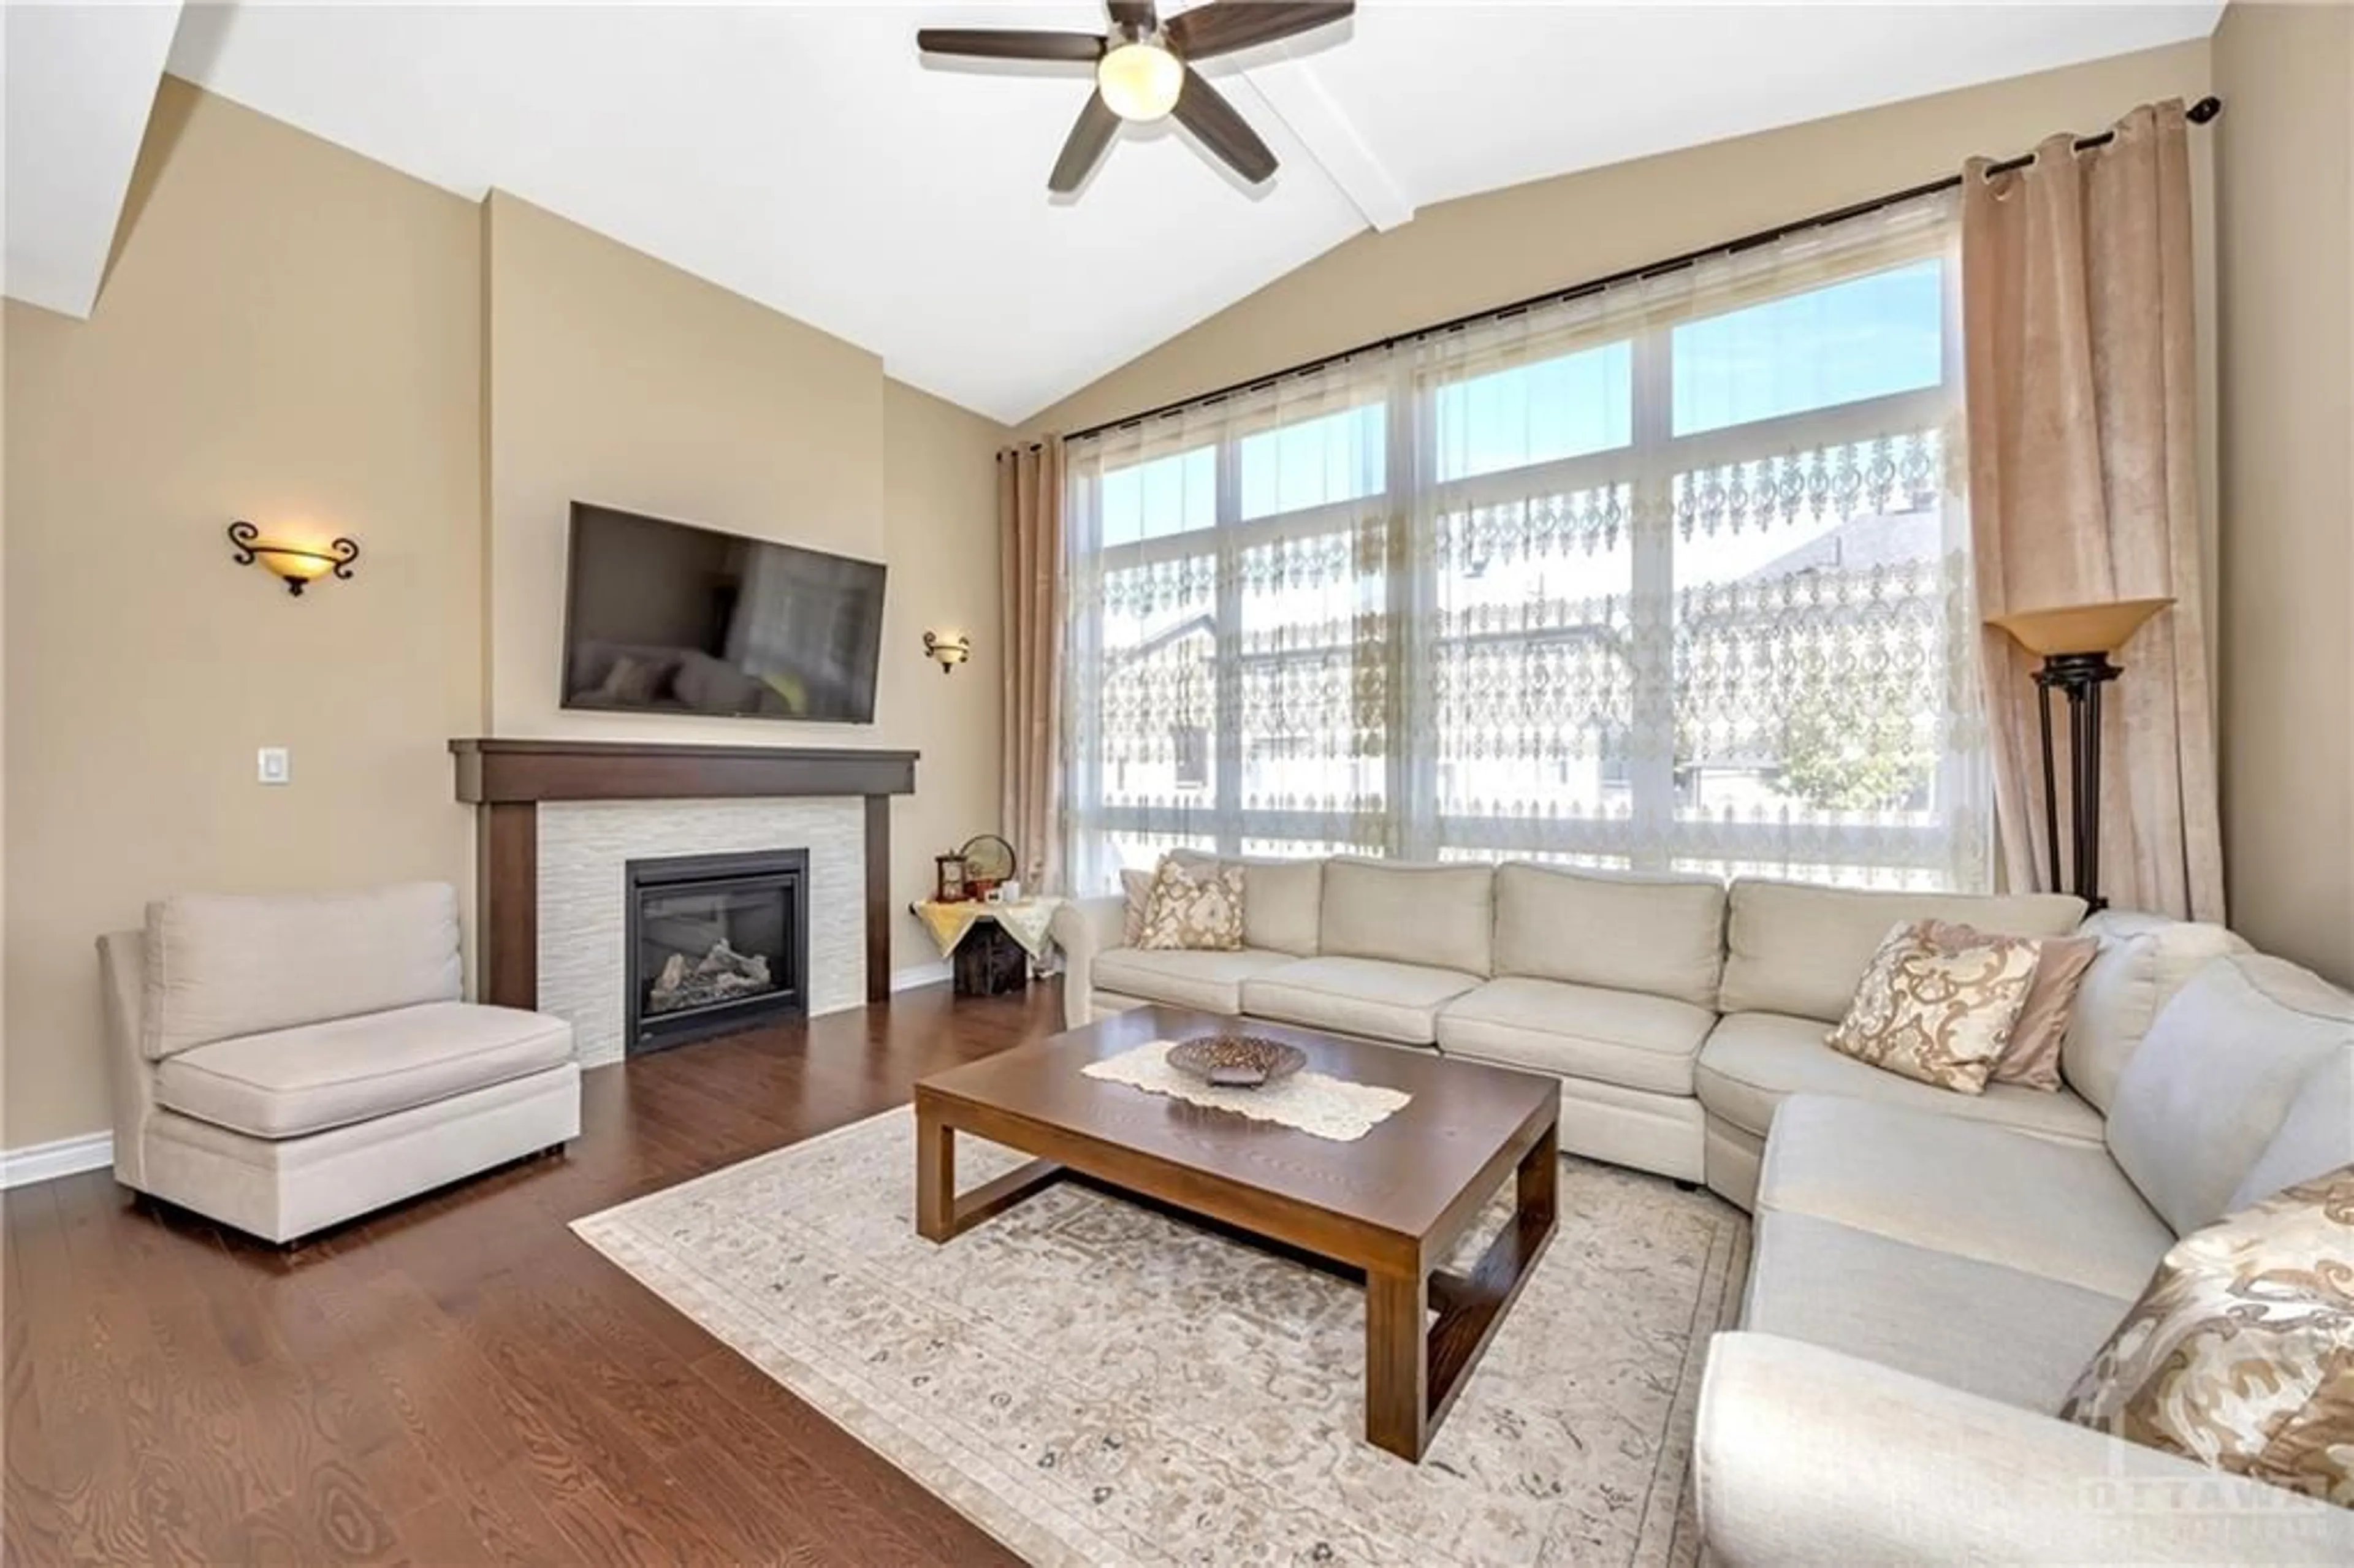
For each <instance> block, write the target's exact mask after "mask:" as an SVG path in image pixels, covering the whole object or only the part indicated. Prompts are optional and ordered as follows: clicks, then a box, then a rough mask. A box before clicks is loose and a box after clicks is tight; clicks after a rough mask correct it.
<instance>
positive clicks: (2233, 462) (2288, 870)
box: [2214, 0, 2354, 984]
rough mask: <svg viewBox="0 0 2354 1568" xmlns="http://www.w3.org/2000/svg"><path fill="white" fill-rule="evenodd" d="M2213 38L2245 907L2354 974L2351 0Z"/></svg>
mask: <svg viewBox="0 0 2354 1568" xmlns="http://www.w3.org/2000/svg"><path fill="white" fill-rule="evenodd" d="M2214 48H2215V86H2216V90H2217V91H2219V92H2221V93H2222V94H2223V95H2224V97H2225V99H2226V101H2227V102H2228V103H2229V105H2230V108H2229V111H2227V112H2226V113H2225V114H2224V116H2223V118H2222V120H2221V121H2220V122H2218V123H2217V126H2216V138H2217V153H2218V156H2219V158H2220V161H2221V173H2220V179H2219V190H2218V196H2217V200H2218V204H2219V206H2218V222H2219V229H2220V252H2221V254H2220V257H2219V263H2220V274H2221V275H2220V284H2221V330H2222V346H2223V355H2222V368H2221V391H2222V481H2223V489H2222V538H2223V623H2222V628H2223V630H2222V636H2223V659H2222V725H2223V736H2222V744H2223V830H2224V840H2225V851H2226V859H2225V869H2226V873H2227V875H2228V878H2229V889H2228V892H2229V896H2230V900H2231V906H2232V923H2233V924H2234V925H2236V926H2238V927H2240V929H2241V930H2243V931H2244V932H2245V933H2246V934H2247V936H2248V938H2249V939H2250V940H2251V941H2253V942H2255V943H2257V944H2258V945H2259V946H2261V947H2264V948H2269V949H2271V950H2273V951H2274V952H2278V953H2281V954H2283V955H2285V956H2286V957H2290V958H2294V959H2299V960H2300V961H2302V962H2305V963H2307V964H2310V965H2312V966H2313V967H2315V968H2316V969H2320V970H2322V971H2323V972H2324V973H2327V974H2328V975H2330V976H2331V977H2332V978H2334V979H2336V980H2339V981H2341V982H2343V983H2347V984H2354V617H2349V613H2348V607H2349V605H2354V10H2349V9H2348V8H2347V7H2345V6H2343V5H2252V4H2249V3H2247V0H2239V3H2238V4H2234V5H2232V7H2231V8H2230V9H2229V10H2227V11H2226V12H2225V13H2224V16H2223V23H2222V26H2221V27H2220V28H2219V29H2218V30H2217V31H2216V34H2215V38H2214Z"/></svg>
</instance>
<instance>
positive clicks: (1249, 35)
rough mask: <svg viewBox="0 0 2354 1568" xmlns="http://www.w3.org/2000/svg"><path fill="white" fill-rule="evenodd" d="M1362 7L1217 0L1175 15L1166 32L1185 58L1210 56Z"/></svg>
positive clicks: (1327, 0) (1298, 0)
mask: <svg viewBox="0 0 2354 1568" xmlns="http://www.w3.org/2000/svg"><path fill="white" fill-rule="evenodd" d="M1356 8H1357V7H1356V4H1355V0H1212V3H1211V4H1209V5H1197V6H1195V7H1194V8H1193V10H1191V11H1188V12H1186V13H1185V14H1184V15H1182V16H1172V17H1171V18H1170V19H1169V26H1168V27H1167V29H1166V31H1167V34H1168V37H1169V42H1170V44H1171V45H1172V47H1174V48H1175V49H1176V50H1177V53H1178V54H1179V55H1180V56H1182V57H1183V58H1186V59H1189V60H1205V59H1208V58H1210V57H1211V56H1213V55H1225V54H1232V53H1233V52H1234V51H1235V50H1236V49H1247V48H1253V47H1255V46H1257V45H1259V44H1271V43H1273V42H1275V40H1276V39H1278V38H1288V37H1291V36H1292V35H1293V34H1294V33H1304V32H1306V31H1308V30H1309V29H1310V27H1320V26H1324V25H1325V24H1326V23H1328V22H1338V21H1341V20H1342V19H1343V18H1345V17H1347V16H1349V15H1350V14H1351V13H1352V12H1354V11H1355V10H1356Z"/></svg>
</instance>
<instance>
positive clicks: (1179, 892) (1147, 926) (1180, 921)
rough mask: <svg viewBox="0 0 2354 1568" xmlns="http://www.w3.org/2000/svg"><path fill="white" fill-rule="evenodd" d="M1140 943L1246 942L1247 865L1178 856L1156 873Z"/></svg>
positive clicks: (1217, 948) (1205, 945) (1227, 948)
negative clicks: (1245, 901)
mask: <svg viewBox="0 0 2354 1568" xmlns="http://www.w3.org/2000/svg"><path fill="white" fill-rule="evenodd" d="M1136 945H1137V946H1138V947H1140V948H1153V949H1161V950H1164V951H1165V950H1168V949H1171V948H1177V949H1182V950H1185V951H1189V952H1210V953H1231V952H1234V951H1235V950H1237V949H1239V948H1241V947H1242V945H1243V868H1242V867H1241V866H1239V865H1220V864H1217V863H1207V864H1204V863H1192V864H1189V863H1185V862H1182V861H1180V860H1177V859H1176V858H1174V857H1173V856H1172V857H1169V858H1165V859H1163V860H1162V861H1161V866H1160V869H1159V870H1157V871H1155V872H1154V873H1153V874H1152V895H1151V896H1150V898H1148V899H1147V900H1146V901H1145V906H1144V928H1143V929H1142V930H1141V931H1140V932H1139V933H1138V935H1137V942H1136Z"/></svg>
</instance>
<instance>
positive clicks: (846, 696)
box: [564, 501, 884, 724]
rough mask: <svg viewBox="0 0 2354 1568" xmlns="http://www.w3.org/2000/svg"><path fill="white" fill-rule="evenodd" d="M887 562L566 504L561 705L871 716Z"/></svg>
mask: <svg viewBox="0 0 2354 1568" xmlns="http://www.w3.org/2000/svg"><path fill="white" fill-rule="evenodd" d="M883 570H884V568H883V567H882V565H881V564H880V563H879V562H875V561H860V560H853V559H851V558H850V557H849V556H829V555H823V554H821V553H820V552H818V551H816V550H803V549H799V548H796V547H795V546H790V545H779V544H774V543H771V542H769V541H768V540H765V539H753V538H748V537H746V536H745V535H740V534H723V533H720V532H719V531H718V530H716V529H713V528H698V527H695V526H693V525H692V524H685V523H672V522H667V521H664V520H663V519H662V518H659V517H642V516H640V515H638V514H635V513H631V512H617V511H614V510H613V509H612V508H610V507H606V506H592V505H589V504H588V503H586V502H579V501H576V502H574V503H572V552H571V558H570V565H569V569H568V572H567V584H566V592H565V615H564V705H565V706H566V707H567V708H583V709H590V710H595V711H599V712H605V713H670V714H710V715H723V716H726V717H731V718H775V719H811V720H824V721H832V722H834V723H843V724H872V723H873V722H874V720H875V661H876V659H877V657H878V655H879V654H880V652H881V649H882V643H883Z"/></svg>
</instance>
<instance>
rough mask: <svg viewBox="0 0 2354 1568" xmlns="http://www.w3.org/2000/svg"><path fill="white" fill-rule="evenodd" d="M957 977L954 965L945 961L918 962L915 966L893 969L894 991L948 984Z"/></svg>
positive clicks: (892, 988)
mask: <svg viewBox="0 0 2354 1568" xmlns="http://www.w3.org/2000/svg"><path fill="white" fill-rule="evenodd" d="M955 977H956V970H955V968H954V967H953V966H951V965H950V964H949V963H947V962H945V961H943V962H940V963H937V964H917V965H915V966H914V967H913V968H910V969H893V970H892V971H891V990H892V991H894V992H897V991H914V990H916V989H917V988H918V987H920V986H928V985H946V984H948V983H949V980H953V979H954V978H955Z"/></svg>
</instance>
